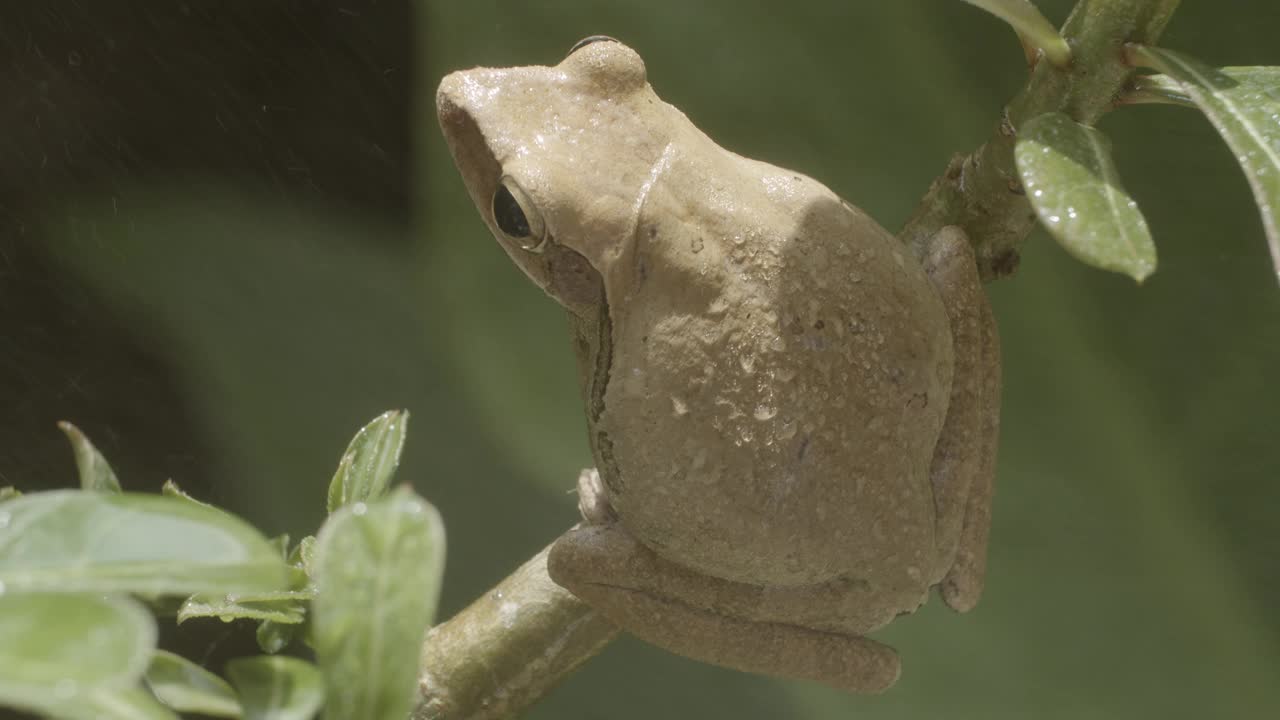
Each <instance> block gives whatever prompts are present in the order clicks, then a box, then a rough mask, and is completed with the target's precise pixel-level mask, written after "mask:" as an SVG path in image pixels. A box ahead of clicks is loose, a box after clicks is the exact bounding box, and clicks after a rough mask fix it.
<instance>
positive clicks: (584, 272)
mask: <svg viewBox="0 0 1280 720" xmlns="http://www.w3.org/2000/svg"><path fill="white" fill-rule="evenodd" d="M436 107H437V111H438V113H439V118H440V126H441V128H442V129H443V130H444V134H445V137H446V139H447V140H448V143H449V149H450V151H451V152H452V153H453V158H454V162H455V163H456V164H457V166H458V169H459V171H460V172H461V173H462V178H463V181H464V182H465V183H466V186H467V190H468V191H469V192H470V194H471V198H472V200H473V201H474V202H475V205H476V207H477V208H478V209H479V210H480V215H481V217H483V218H484V221H485V223H486V224H487V225H488V226H489V229H490V231H492V233H493V235H494V237H496V238H497V239H498V242H499V243H501V245H502V246H503V248H504V249H505V250H506V251H507V253H508V254H509V255H510V256H511V258H512V259H513V260H514V261H515V262H516V264H517V265H518V266H520V268H521V269H522V270H523V271H524V272H525V274H527V275H528V276H529V277H530V278H531V279H532V280H533V281H534V283H536V284H537V285H538V286H539V287H541V288H543V289H544V290H545V291H546V292H547V293H548V294H549V295H551V296H552V297H553V298H555V299H556V300H558V301H559V302H560V303H561V304H562V305H564V306H565V307H566V308H568V309H569V310H570V311H572V312H575V313H578V314H580V315H584V316H585V314H586V313H589V312H594V310H595V309H596V308H598V307H599V306H600V305H601V300H602V297H601V296H602V294H603V293H604V288H605V287H606V286H607V285H608V284H609V283H608V278H609V276H610V275H611V274H613V273H615V272H617V271H618V268H619V266H621V265H625V264H626V262H627V259H626V258H627V257H628V256H629V255H630V254H631V250H630V249H631V247H632V246H633V245H634V237H635V233H636V224H637V215H638V213H639V211H640V206H641V204H642V202H643V198H644V194H645V192H646V190H647V188H648V187H649V186H650V185H651V184H652V180H651V176H652V174H653V168H654V167H655V166H656V163H658V161H659V158H660V157H661V156H662V153H663V149H664V147H665V146H666V145H667V144H668V142H669V136H670V134H671V130H670V123H671V113H673V112H674V113H675V114H676V115H678V116H680V117H681V118H683V116H682V115H679V111H676V110H674V108H671V107H670V106H669V105H667V104H666V103H663V102H662V101H660V100H658V98H657V96H655V95H654V93H653V90H652V89H650V87H649V85H648V82H647V81H646V79H645V69H644V62H643V61H642V60H641V59H640V56H639V55H637V54H636V52H635V51H634V50H632V49H631V48H629V47H627V46H625V45H623V44H622V43H620V42H618V41H616V40H613V39H612V38H606V37H599V36H597V37H591V38H587V39H585V40H583V41H581V42H579V43H578V44H577V45H575V46H574V47H573V49H572V50H570V51H569V54H568V56H566V57H565V59H564V60H563V61H561V63H560V64H559V65H556V66H554V67H541V66H535V67H518V68H502V69H498V68H475V69H473V70H464V71H460V72H455V73H453V74H451V75H449V76H448V77H446V78H444V80H443V81H441V83H440V89H439V91H438V92H437V95H436Z"/></svg>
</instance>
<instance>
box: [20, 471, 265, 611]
mask: <svg viewBox="0 0 1280 720" xmlns="http://www.w3.org/2000/svg"><path fill="white" fill-rule="evenodd" d="M287 582H288V568H287V566H286V565H285V564H284V562H283V561H282V560H281V559H280V554H279V553H278V552H277V550H276V549H275V548H274V547H272V546H271V545H270V544H269V543H268V542H267V541H266V539H264V538H263V537H262V536H261V535H260V534H259V533H258V532H257V531H256V530H254V529H253V528H252V527H250V526H249V525H247V524H245V522H244V521H243V520H240V519H239V518H237V517H234V516H232V515H229V514H227V513H225V512H222V511H220V510H216V509H212V508H208V507H204V506H201V505H196V504H194V503H190V502H186V501H184V500H176V499H173V498H167V497H162V496H158V495H143V494H135V493H123V494H119V495H114V494H106V493H95V492H83V491H78V490H56V491H52V492H40V493H31V494H27V495H23V496H22V497H21V498H18V499H17V500H12V501H10V502H7V503H5V504H4V505H3V506H0V587H5V588H8V589H9V590H10V591H15V590H59V591H72V590H82V591H89V592H133V593H141V594H182V595H185V594H190V593H193V592H252V591H270V590H275V589H278V588H280V587H282V586H284V585H285V584H286V583H287Z"/></svg>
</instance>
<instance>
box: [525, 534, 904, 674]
mask: <svg viewBox="0 0 1280 720" xmlns="http://www.w3.org/2000/svg"><path fill="white" fill-rule="evenodd" d="M547 569H548V571H549V572H550V574H551V578H552V579H553V580H555V581H556V582H557V583H559V584H560V585H563V586H564V587H566V588H568V589H569V590H571V591H572V592H573V594H574V595H577V596H578V597H580V598H582V599H583V600H585V601H586V602H587V603H589V604H590V605H591V606H592V607H594V608H595V609H596V610H597V611H599V612H600V613H601V614H602V615H604V616H605V617H606V618H608V619H609V620H611V621H612V622H614V623H616V624H618V625H619V626H621V627H622V628H623V629H625V630H627V631H628V632H630V633H632V634H633V635H636V636H637V637H639V638H640V639H642V640H645V641H646V642H649V643H652V644H654V645H657V646H659V647H662V648H664V649H666V650H669V651H671V652H674V653H676V654H678V655H683V656H685V657H688V658H693V659H695V660H700V661H702V662H708V663H712V664H714V665H720V666H723V667H728V668H732V669H735V670H741V671H744V672H753V673H761V674H765V675H772V676H776V677H788V678H797V679H806V680H816V681H818V682H821V683H824V684H826V685H830V686H832V687H835V688H838V689H841V690H845V691H849V692H859V693H875V692H881V691H883V690H886V689H887V688H889V686H891V685H893V683H894V682H895V681H896V680H897V679H898V674H899V670H900V664H899V662H898V655H897V653H896V652H894V651H893V649H892V648H890V647H888V646H886V645H882V644H880V643H877V642H875V641H873V640H868V639H867V638H864V637H860V636H857V635H846V634H840V633H833V632H823V631H820V630H811V629H807V628H803V627H799V626H796V625H788V624H784V623H777V622H761V621H756V620H750V619H746V618H744V617H741V616H737V615H733V614H728V613H725V612H722V611H717V610H716V608H717V607H719V608H725V607H733V606H735V605H741V604H743V603H744V602H745V603H747V604H751V599H752V598H759V597H760V595H761V592H762V591H761V589H760V588H755V587H752V586H748V585H743V584H741V583H735V582H731V581H727V580H721V579H718V578H710V577H706V576H702V575H699V574H697V573H694V572H692V571H690V570H688V569H686V568H683V567H681V566H679V565H676V564H674V563H671V562H669V561H667V560H664V559H662V558H661V557H659V556H658V555H657V554H655V553H654V552H653V551H652V550H649V549H648V548H646V547H644V546H643V545H641V544H640V543H639V542H636V540H635V539H634V538H632V537H631V535H630V534H629V533H627V531H626V530H625V529H623V528H622V526H621V525H619V524H618V523H616V522H610V523H607V524H603V525H590V524H588V525H579V526H577V527H575V528H573V529H571V530H569V532H567V533H565V534H564V535H562V536H561V537H560V539H559V540H557V541H556V543H555V545H554V546H553V547H552V549H551V554H550V556H549V558H548V563H547Z"/></svg>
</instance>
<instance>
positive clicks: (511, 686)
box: [413, 546, 618, 720]
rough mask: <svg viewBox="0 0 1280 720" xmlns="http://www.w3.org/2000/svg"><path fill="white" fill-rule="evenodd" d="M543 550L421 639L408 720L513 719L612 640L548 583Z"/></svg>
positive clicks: (608, 627) (590, 614)
mask: <svg viewBox="0 0 1280 720" xmlns="http://www.w3.org/2000/svg"><path fill="white" fill-rule="evenodd" d="M550 549H551V548H550V546H547V547H545V548H543V549H542V552H540V553H538V554H537V555H535V556H533V558H532V559H531V560H529V561H528V562H526V563H525V564H524V565H521V566H520V568H519V569H518V570H516V571H515V572H513V573H511V575H509V576H507V578H506V579H505V580H503V581H502V582H501V583H499V584H498V586H497V587H495V588H493V589H492V590H490V591H489V592H487V593H485V594H484V595H483V596H482V597H480V599H478V600H476V601H475V602H473V603H471V605H469V606H468V607H467V608H466V609H465V610H463V611H462V612H460V613H458V614H457V615H455V616H453V617H452V618H451V619H449V620H448V621H447V622H445V623H442V624H440V625H437V626H436V627H434V628H432V629H431V632H429V633H428V634H427V639H426V642H425V644H424V645H423V651H422V672H421V675H420V676H419V681H418V686H419V693H420V697H419V701H418V706H417V708H415V710H414V713H413V717H414V720H463V719H466V720H484V719H488V718H508V717H513V716H515V715H516V714H517V713H519V712H520V711H521V710H522V709H524V708H525V707H528V706H529V705H531V704H533V703H534V702H535V701H537V700H538V698H540V697H542V696H543V695H545V694H546V693H547V691H549V690H550V689H551V688H552V687H553V686H555V685H556V684H557V683H559V682H560V681H561V680H562V679H564V678H565V677H567V676H568V675H569V674H571V673H572V672H573V671H574V670H575V669H577V667H578V665H580V664H582V663H583V662H585V661H587V660H588V659H590V658H591V657H592V656H594V655H595V654H596V653H598V652H600V650H601V649H602V648H604V646H605V645H607V644H609V641H611V640H613V638H614V637H616V636H617V634H618V628H617V627H616V626H614V625H612V624H610V623H608V622H607V621H605V620H604V619H603V618H601V617H600V616H599V615H598V614H596V612H595V611H594V610H592V609H591V607H590V606H589V605H587V604H586V603H584V602H582V601H581V600H579V599H578V598H576V597H574V596H573V595H571V594H570V593H569V591H568V590H565V589H564V588H562V587H560V586H559V585H556V584H555V583H554V582H552V581H551V578H550V577H548V575H547V552H548V551H549V550H550Z"/></svg>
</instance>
